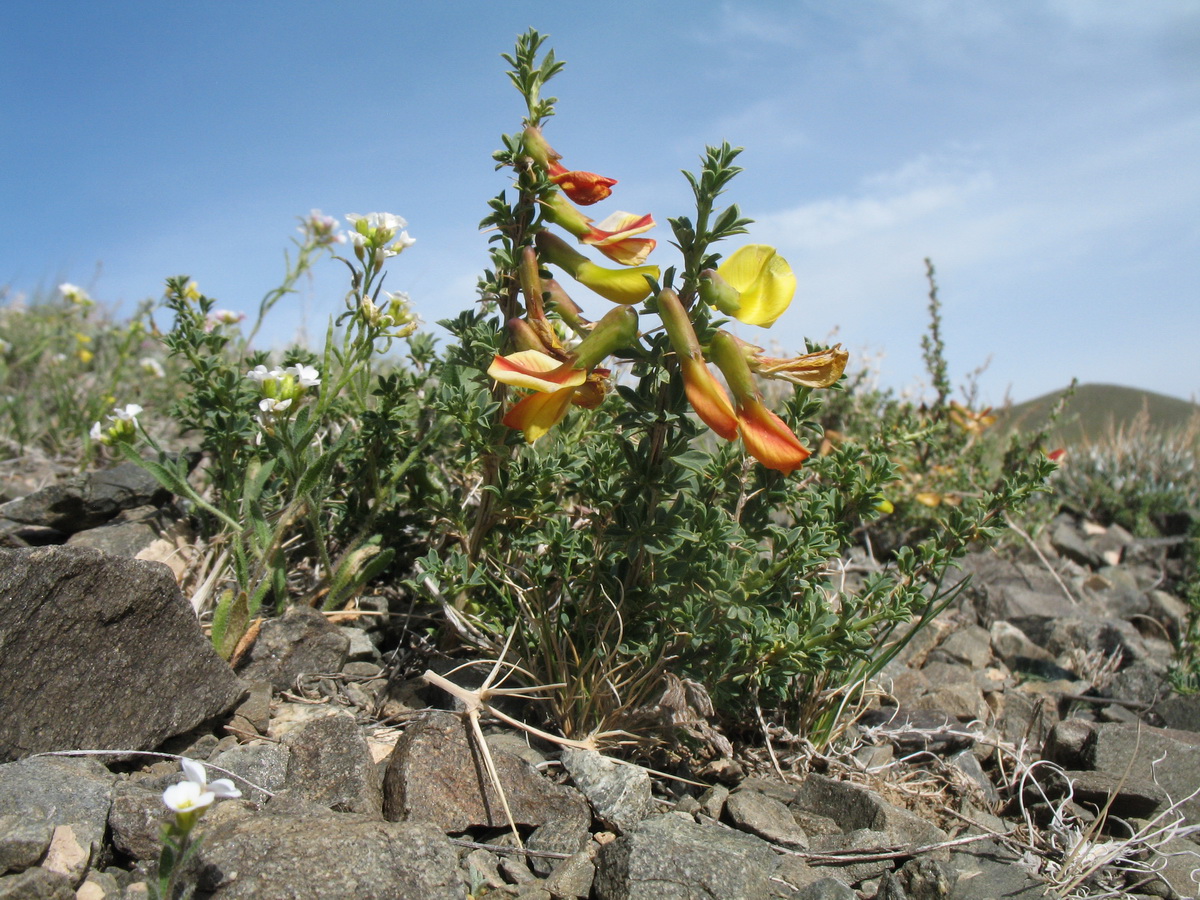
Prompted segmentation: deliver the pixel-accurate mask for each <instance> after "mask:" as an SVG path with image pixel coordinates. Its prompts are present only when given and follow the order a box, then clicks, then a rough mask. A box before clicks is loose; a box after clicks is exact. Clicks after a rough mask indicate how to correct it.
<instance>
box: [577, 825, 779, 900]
mask: <svg viewBox="0 0 1200 900" xmlns="http://www.w3.org/2000/svg"><path fill="white" fill-rule="evenodd" d="M777 865H778V860H777V859H776V857H775V853H774V851H773V850H772V849H771V846H770V844H768V843H767V842H766V841H763V840H760V839H759V838H756V837H754V836H753V835H749V834H745V833H744V832H740V831H732V830H729V829H724V828H719V827H716V826H705V825H698V824H697V823H695V822H693V821H691V820H690V819H688V818H686V817H683V816H679V815H676V814H675V813H664V814H662V815H656V816H651V817H650V818H648V819H645V820H644V821H642V822H640V823H639V824H638V825H636V826H634V828H633V829H632V830H631V831H629V832H628V833H627V834H624V835H622V836H621V837H619V838H617V839H616V840H615V841H613V842H612V843H611V844H606V845H604V847H602V848H601V849H600V853H599V856H598V857H597V860H596V880H595V883H594V893H595V895H596V897H598V898H599V900H717V898H733V897H738V898H740V900H767V898H769V897H771V896H772V895H773V893H774V891H773V887H772V883H771V874H772V873H773V872H774V871H775V868H776V866H777Z"/></svg>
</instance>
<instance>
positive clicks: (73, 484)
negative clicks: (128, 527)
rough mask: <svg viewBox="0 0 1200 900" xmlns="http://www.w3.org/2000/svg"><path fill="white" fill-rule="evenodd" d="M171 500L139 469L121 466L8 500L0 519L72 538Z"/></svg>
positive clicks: (165, 492)
mask: <svg viewBox="0 0 1200 900" xmlns="http://www.w3.org/2000/svg"><path fill="white" fill-rule="evenodd" d="M170 499H171V492H170V491H168V490H166V489H165V488H164V487H162V486H161V485H160V484H159V483H158V482H157V481H156V480H155V479H154V477H153V476H152V475H150V474H149V473H148V472H146V471H145V470H144V469H143V468H142V467H141V466H138V465H136V464H134V463H131V462H123V463H120V464H118V465H116V466H113V467H112V468H111V469H105V470H103V471H100V472H85V473H84V474H82V475H75V476H72V477H70V478H67V479H64V480H63V481H60V482H58V483H57V484H52V485H49V486H47V487H44V488H42V489H41V490H38V491H34V492H33V493H32V494H28V495H26V496H24V497H21V498H19V499H17V500H11V501H9V502H8V503H5V504H3V505H0V517H3V518H6V519H12V520H13V521H14V522H22V523H24V524H26V525H40V526H42V527H45V528H54V529H56V530H57V531H61V532H63V533H64V534H74V533H75V532H77V531H83V530H85V529H88V528H95V527H96V526H97V525H100V524H103V523H104V522H107V521H108V520H110V519H112V518H113V517H114V516H116V515H117V513H119V512H121V510H125V509H133V508H134V507H138V506H147V505H155V506H161V505H162V504H164V503H166V502H167V501H169V500H170Z"/></svg>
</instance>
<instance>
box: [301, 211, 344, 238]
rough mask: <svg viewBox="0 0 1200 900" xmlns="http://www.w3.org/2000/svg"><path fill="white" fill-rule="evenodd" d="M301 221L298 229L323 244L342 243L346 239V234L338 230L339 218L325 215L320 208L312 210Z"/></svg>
mask: <svg viewBox="0 0 1200 900" xmlns="http://www.w3.org/2000/svg"><path fill="white" fill-rule="evenodd" d="M301 223H302V224H301V225H300V228H299V229H298V231H299V232H300V233H301V234H303V235H306V236H308V237H311V238H312V239H313V240H314V241H316V243H317V244H319V245H321V246H325V245H328V244H342V243H345V241H346V236H345V235H344V234H342V233H341V232H340V231H338V230H337V219H335V218H334V217H333V216H327V215H324V214H323V213H322V212H321V211H320V210H319V209H314V210H312V211H311V212H310V213H309V214H308V218H307V219H302V220H301Z"/></svg>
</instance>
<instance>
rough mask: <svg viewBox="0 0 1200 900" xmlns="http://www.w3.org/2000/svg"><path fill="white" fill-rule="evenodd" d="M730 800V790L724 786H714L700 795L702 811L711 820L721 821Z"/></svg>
mask: <svg viewBox="0 0 1200 900" xmlns="http://www.w3.org/2000/svg"><path fill="white" fill-rule="evenodd" d="M728 799H729V788H727V787H725V785H723V784H714V785H712V787H710V788H708V789H707V790H706V791H705V792H704V793H703V794H701V795H700V801H699V802H700V811H701V812H703V813H704V815H706V816H708V817H709V818H710V819H719V818H721V814H722V813H723V812H724V811H725V802H726V801H727V800H728Z"/></svg>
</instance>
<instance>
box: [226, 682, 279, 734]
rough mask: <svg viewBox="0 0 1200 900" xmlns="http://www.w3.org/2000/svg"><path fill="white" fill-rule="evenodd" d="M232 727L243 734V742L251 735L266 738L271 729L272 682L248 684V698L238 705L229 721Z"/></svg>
mask: <svg viewBox="0 0 1200 900" xmlns="http://www.w3.org/2000/svg"><path fill="white" fill-rule="evenodd" d="M229 724H230V726H232V727H233V728H235V729H237V731H236V732H233V733H234V734H237V732H241V736H242V740H245V739H246V738H247V737H248V736H250V735H255V734H260V735H263V736H264V737H265V736H266V735H267V733H268V732H269V731H270V728H271V682H269V681H251V682H246V698H245V699H244V700H243V701H242V702H241V703H239V704H238V707H237V709H235V710H234V711H233V715H232V716H231V717H230V720H229Z"/></svg>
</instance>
